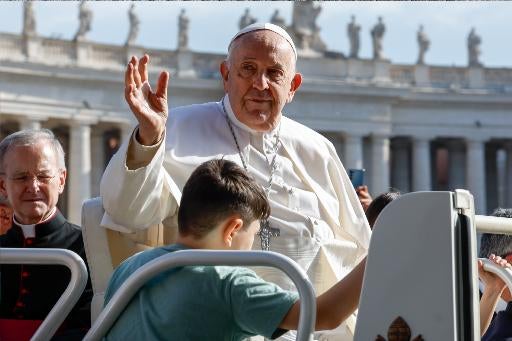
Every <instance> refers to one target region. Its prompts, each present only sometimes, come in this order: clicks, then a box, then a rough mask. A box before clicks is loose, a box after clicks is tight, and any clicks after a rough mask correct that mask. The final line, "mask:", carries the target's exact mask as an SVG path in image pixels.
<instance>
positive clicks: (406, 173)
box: [391, 138, 411, 193]
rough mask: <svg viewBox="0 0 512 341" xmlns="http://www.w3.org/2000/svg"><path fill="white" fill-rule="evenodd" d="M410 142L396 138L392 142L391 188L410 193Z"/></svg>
mask: <svg viewBox="0 0 512 341" xmlns="http://www.w3.org/2000/svg"><path fill="white" fill-rule="evenodd" d="M409 155H410V154H409V141H408V140H406V139H405V138H395V139H393V140H392V142H391V186H392V187H393V188H396V189H398V190H399V191H401V192H404V193H405V192H410V191H411V189H410V179H411V174H410V167H409V165H410V160H409Z"/></svg>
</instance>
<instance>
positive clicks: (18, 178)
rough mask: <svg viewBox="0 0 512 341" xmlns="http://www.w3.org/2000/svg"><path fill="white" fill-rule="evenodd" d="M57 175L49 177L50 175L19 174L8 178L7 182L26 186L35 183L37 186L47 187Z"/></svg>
mask: <svg viewBox="0 0 512 341" xmlns="http://www.w3.org/2000/svg"><path fill="white" fill-rule="evenodd" d="M57 175H58V174H55V175H50V174H37V175H29V174H20V175H15V176H12V177H8V179H9V180H11V181H12V182H14V183H16V184H20V185H26V184H31V183H33V182H34V180H35V181H37V183H38V184H39V185H48V184H49V183H50V182H52V180H53V179H55V178H56V177H57Z"/></svg>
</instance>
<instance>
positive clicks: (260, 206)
mask: <svg viewBox="0 0 512 341" xmlns="http://www.w3.org/2000/svg"><path fill="white" fill-rule="evenodd" d="M233 214H236V215H239V216H240V218H241V219H242V220H243V222H244V227H245V228H247V227H248V226H249V225H250V224H251V223H252V222H253V221H255V220H257V219H260V220H261V219H266V218H268V216H269V215H270V205H269V203H268V200H267V197H266V196H265V192H264V191H263V188H262V187H261V186H259V185H258V184H257V183H256V181H254V179H253V178H252V177H251V176H250V175H249V174H247V172H246V171H245V170H244V169H242V168H241V167H240V166H238V165H237V164H236V163H234V162H232V161H228V160H210V161H207V162H204V163H202V164H201V165H199V167H197V168H196V169H195V170H194V172H193V173H192V175H191V176H190V178H189V179H188V181H187V183H186V184H185V187H184V188H183V194H182V196H181V203H180V208H179V211H178V227H179V232H180V234H181V235H183V236H189V235H191V236H193V237H195V238H197V239H199V238H201V237H203V236H205V235H206V234H207V233H208V232H210V231H211V230H213V229H214V228H215V227H216V226H217V225H218V224H219V223H220V222H221V221H222V220H224V219H226V218H228V217H229V216H231V215H233Z"/></svg>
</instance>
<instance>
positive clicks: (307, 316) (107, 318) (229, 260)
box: [84, 250, 316, 341]
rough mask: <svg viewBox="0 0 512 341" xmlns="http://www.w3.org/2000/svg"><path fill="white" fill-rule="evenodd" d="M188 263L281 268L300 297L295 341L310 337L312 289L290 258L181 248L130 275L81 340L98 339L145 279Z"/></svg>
mask: <svg viewBox="0 0 512 341" xmlns="http://www.w3.org/2000/svg"><path fill="white" fill-rule="evenodd" d="M187 265H231V266H270V267H275V268H278V269H280V270H282V271H283V272H284V273H286V275H288V276H289V277H290V279H291V280H292V281H293V283H294V284H295V286H296V287H297V291H298V292H299V296H300V317H299V326H298V329H297V340H299V341H309V340H312V339H313V334H312V332H313V330H314V326H315V320H316V296H315V292H314V289H313V286H312V285H311V282H310V281H309V279H308V277H307V275H306V273H305V272H304V270H302V269H301V268H300V267H299V266H298V265H297V264H296V263H295V262H293V261H292V260H291V259H289V258H287V257H286V256H283V255H281V254H279V253H276V252H262V251H211V250H182V251H176V252H173V253H170V254H167V255H164V256H161V257H159V258H157V259H155V260H153V261H151V262H149V263H147V264H146V265H144V266H143V267H141V268H139V269H138V270H137V271H135V272H134V273H133V274H132V275H130V277H129V278H128V279H127V280H126V282H125V283H124V284H123V286H121V287H120V288H119V289H118V291H117V292H116V293H115V294H114V296H113V297H112V299H111V300H110V302H109V303H108V304H107V306H106V307H105V308H104V309H103V311H102V312H101V314H100V315H99V316H98V318H97V319H96V321H95V323H94V324H93V325H92V327H91V329H90V330H89V332H88V333H87V335H86V336H85V338H84V340H86V341H96V340H101V339H102V338H103V337H104V336H105V334H106V333H107V332H108V331H109V329H110V328H111V327H112V326H113V325H114V323H115V322H116V320H117V318H118V317H119V315H120V314H121V312H122V311H123V310H124V308H125V307H126V305H127V304H128V303H129V302H130V300H131V299H132V297H133V296H134V295H135V294H136V293H137V291H138V290H139V289H140V288H141V287H142V286H143V285H144V284H145V283H146V282H147V281H148V280H150V279H151V278H153V277H154V276H156V275H157V274H159V273H161V272H162V271H166V270H168V269H171V268H174V267H178V266H187Z"/></svg>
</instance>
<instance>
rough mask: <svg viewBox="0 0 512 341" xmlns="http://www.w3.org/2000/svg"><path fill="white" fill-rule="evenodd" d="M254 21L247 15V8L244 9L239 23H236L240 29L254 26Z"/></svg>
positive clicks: (254, 19)
mask: <svg viewBox="0 0 512 341" xmlns="http://www.w3.org/2000/svg"><path fill="white" fill-rule="evenodd" d="M256 21H257V20H256V18H254V17H253V16H251V14H250V13H249V8H246V9H245V12H244V15H242V17H241V18H240V21H239V22H238V28H239V29H242V28H244V27H246V26H249V25H251V24H254V23H255V22H256Z"/></svg>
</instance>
